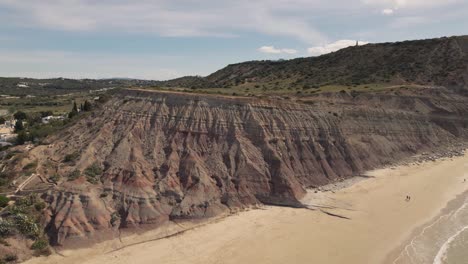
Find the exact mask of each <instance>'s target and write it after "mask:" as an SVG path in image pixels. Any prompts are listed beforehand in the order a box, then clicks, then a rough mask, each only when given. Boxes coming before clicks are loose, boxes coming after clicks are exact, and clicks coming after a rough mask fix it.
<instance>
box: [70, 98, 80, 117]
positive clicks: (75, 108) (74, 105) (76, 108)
mask: <svg viewBox="0 0 468 264" xmlns="http://www.w3.org/2000/svg"><path fill="white" fill-rule="evenodd" d="M77 115H78V107H77V106H76V102H75V101H73V108H72V110H71V112H70V113H69V114H68V118H73V117H75V116H77Z"/></svg>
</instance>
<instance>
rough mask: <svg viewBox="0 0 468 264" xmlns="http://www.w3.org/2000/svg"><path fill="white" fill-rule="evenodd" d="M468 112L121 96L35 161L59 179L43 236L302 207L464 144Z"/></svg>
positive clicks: (344, 97) (461, 104)
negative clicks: (311, 196)
mask: <svg viewBox="0 0 468 264" xmlns="http://www.w3.org/2000/svg"><path fill="white" fill-rule="evenodd" d="M467 113H468V107H467V104H466V100H465V98H464V97H460V96H459V95H454V94H451V93H449V92H447V91H445V90H443V89H442V92H441V91H439V90H435V89H422V90H421V91H419V92H414V91H402V93H400V94H394V93H380V94H373V95H370V94H360V95H354V96H352V95H350V94H348V93H345V92H342V93H337V94H333V95H321V96H318V97H316V98H312V99H310V100H309V101H308V102H305V103H294V102H290V101H286V100H284V101H274V100H270V101H268V100H260V99H249V98H226V97H217V96H207V95H191V94H177V93H163V92H151V91H140V90H123V91H121V92H119V93H118V94H117V95H115V96H114V97H113V98H112V99H111V100H110V101H108V102H107V103H106V104H105V105H103V106H102V108H101V109H99V110H96V111H95V112H93V113H92V114H91V115H90V116H88V117H85V118H83V119H81V120H80V121H78V122H77V123H76V124H74V125H73V126H71V127H69V128H68V129H67V130H66V131H63V132H62V133H60V134H59V135H57V136H56V137H55V138H52V139H50V141H51V142H53V143H52V144H50V145H45V146H39V147H36V148H35V149H33V150H31V152H30V155H29V159H37V160H38V164H39V165H38V171H37V172H38V173H39V174H41V175H44V176H52V174H58V175H60V176H62V179H61V180H60V181H59V183H58V185H57V186H56V187H55V188H53V189H52V190H50V191H48V192H47V193H46V194H45V195H44V197H45V199H46V200H47V202H48V203H49V208H48V210H47V219H46V224H47V228H46V229H47V231H48V233H49V235H50V237H51V238H52V242H53V243H54V244H61V245H66V244H67V243H68V241H73V240H76V239H82V238H95V237H96V236H101V234H115V233H117V232H118V229H119V228H125V227H141V226H144V225H154V226H157V225H159V224H161V223H163V222H165V221H170V220H171V219H177V218H190V219H192V218H203V217H210V216H214V215H218V214H222V213H226V212H229V211H230V210H232V209H236V208H243V207H246V206H250V205H254V204H258V203H266V204H278V205H289V206H296V205H299V202H298V200H299V199H300V198H301V197H302V196H303V195H304V194H305V190H306V188H308V187H316V186H320V185H324V184H327V183H330V182H333V181H336V180H338V179H341V178H346V177H351V176H353V175H356V174H358V173H361V172H363V171H365V170H368V169H372V168H376V167H378V166H381V165H383V164H387V163H390V162H395V161H399V160H402V159H404V158H406V157H408V156H410V155H412V154H415V153H417V152H418V151H423V150H427V149H430V148H433V147H437V146H443V145H448V144H452V143H453V142H457V141H460V140H464V139H466V137H467V135H468V133H467V127H468V121H467V120H466V118H465V116H466V114H467ZM73 153H79V155H78V156H77V158H76V159H75V160H74V161H70V160H68V161H67V162H65V161H64V157H65V156H66V155H70V154H73ZM72 156H73V155H72ZM96 167H98V168H99V169H100V170H102V172H101V171H99V173H89V170H90V169H89V168H96ZM73 171H75V172H74V173H72V172H73ZM77 171H78V172H77ZM68 175H74V176H73V177H71V176H70V178H67V177H68ZM90 175H91V176H90ZM77 176H79V177H77ZM76 177H77V178H76ZM72 178H76V179H74V180H70V179H72Z"/></svg>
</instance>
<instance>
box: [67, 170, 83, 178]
mask: <svg viewBox="0 0 468 264" xmlns="http://www.w3.org/2000/svg"><path fill="white" fill-rule="evenodd" d="M80 176H81V171H79V170H74V171H72V172H70V174H68V180H69V181H74V180H76V179H78V178H79V177H80Z"/></svg>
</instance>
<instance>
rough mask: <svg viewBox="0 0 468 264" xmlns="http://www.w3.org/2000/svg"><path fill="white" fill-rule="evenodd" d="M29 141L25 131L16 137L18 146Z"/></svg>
mask: <svg viewBox="0 0 468 264" xmlns="http://www.w3.org/2000/svg"><path fill="white" fill-rule="evenodd" d="M28 140H29V136H28V134H27V133H26V132H25V131H20V132H19V133H18V135H17V136H16V144H17V145H23V144H24V143H25V142H26V141H28Z"/></svg>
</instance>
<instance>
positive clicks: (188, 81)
mask: <svg viewBox="0 0 468 264" xmlns="http://www.w3.org/2000/svg"><path fill="white" fill-rule="evenodd" d="M467 55H468V36H460V37H450V38H439V39H429V40H415V41H404V42H396V43H381V44H368V45H363V46H355V47H348V48H345V49H342V50H339V51H337V52H334V53H330V54H326V55H322V56H319V57H309V58H298V59H292V60H284V61H250V62H244V63H238V64H231V65H228V66H227V67H225V68H223V69H221V70H219V71H216V72H215V73H213V74H211V75H209V76H207V77H204V78H202V77H183V78H178V79H174V80H170V81H167V82H161V85H164V86H168V87H176V86H177V87H187V88H208V87H236V86H255V87H257V88H258V87H266V88H269V87H275V86H276V87H278V86H293V87H294V86H296V87H319V86H326V85H359V84H370V83H398V84H406V83H413V84H431V85H443V86H447V87H452V88H465V89H466V88H468V67H467V66H468V56H467Z"/></svg>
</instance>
